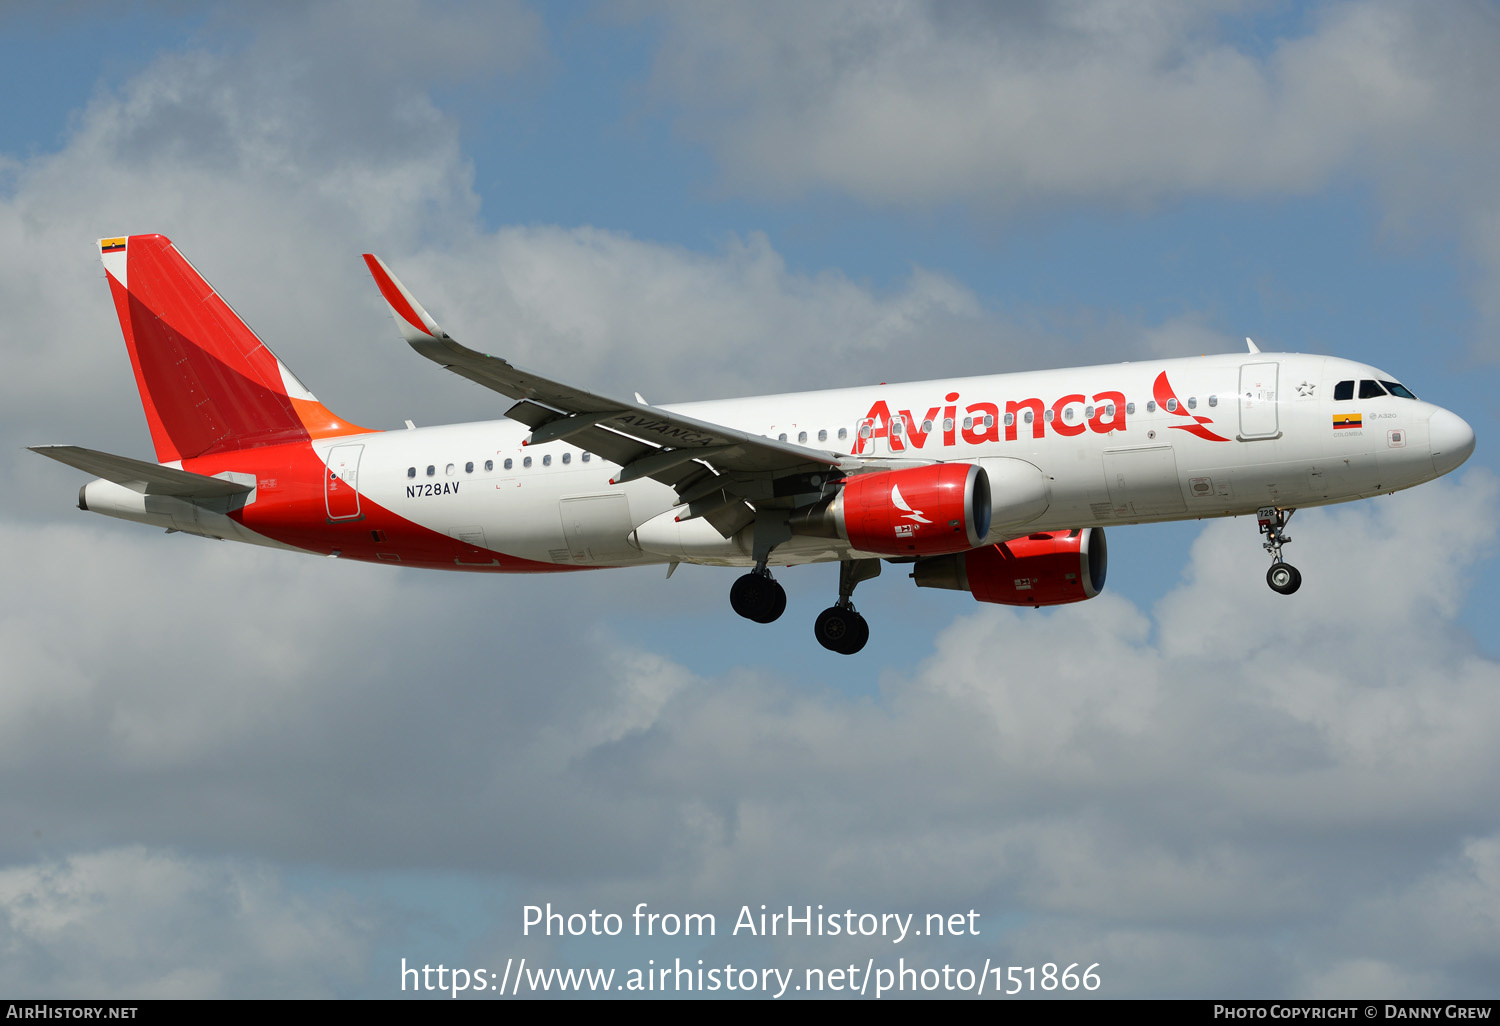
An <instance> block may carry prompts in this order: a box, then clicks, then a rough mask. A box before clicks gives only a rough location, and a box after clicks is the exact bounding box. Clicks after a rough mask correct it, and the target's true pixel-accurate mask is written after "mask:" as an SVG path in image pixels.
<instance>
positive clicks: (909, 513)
mask: <svg viewBox="0 0 1500 1026" xmlns="http://www.w3.org/2000/svg"><path fill="white" fill-rule="evenodd" d="M891 505H892V506H895V507H896V508H897V509H902V510H905V511H906V515H905V516H904V517H902V518H901V519H902V520H914V521H916V522H917V523H919V524H930V523H932V521H931V520H928V519H927V518H926V517H924V516H923V515H922V511H921V510H919V509H912V508H911V507H910V506H909V505H907V503H906V500H905V499H903V498H902V497H901V489H900V487H899V486H897V485H891Z"/></svg>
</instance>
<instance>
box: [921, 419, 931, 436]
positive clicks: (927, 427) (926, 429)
mask: <svg viewBox="0 0 1500 1026" xmlns="http://www.w3.org/2000/svg"><path fill="white" fill-rule="evenodd" d="M931 433H932V421H930V420H924V421H922V434H924V435H926V434H931Z"/></svg>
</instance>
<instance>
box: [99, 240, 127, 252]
mask: <svg viewBox="0 0 1500 1026" xmlns="http://www.w3.org/2000/svg"><path fill="white" fill-rule="evenodd" d="M124 249H125V240H124V239H100V240H99V252H101V253H119V252H122V251H123V250H124Z"/></svg>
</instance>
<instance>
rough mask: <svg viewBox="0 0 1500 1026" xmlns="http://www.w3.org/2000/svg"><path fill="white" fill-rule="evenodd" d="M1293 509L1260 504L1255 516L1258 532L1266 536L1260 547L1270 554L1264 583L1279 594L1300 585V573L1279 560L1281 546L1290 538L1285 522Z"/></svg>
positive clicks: (1290, 591) (1286, 593)
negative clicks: (1258, 525)
mask: <svg viewBox="0 0 1500 1026" xmlns="http://www.w3.org/2000/svg"><path fill="white" fill-rule="evenodd" d="M1295 512H1297V511H1296V510H1294V509H1278V508H1277V507H1275V506H1262V507H1261V508H1260V509H1259V510H1257V511H1256V514H1255V517H1256V519H1257V520H1259V521H1260V533H1261V534H1263V535H1265V536H1266V540H1265V541H1264V542H1263V543H1261V548H1263V549H1265V550H1266V551H1267V552H1269V553H1270V554H1271V569H1269V570H1267V571H1266V583H1267V584H1269V585H1270V586H1271V590H1272V591H1274V592H1277V593H1278V594H1281V595H1290V594H1291V593H1292V592H1294V591H1296V590H1297V589H1298V588H1300V587H1302V574H1301V573H1300V572H1298V570H1297V568H1296V567H1294V566H1292V565H1291V564H1290V563H1283V562H1282V561H1281V547H1282V546H1283V545H1285V544H1287V543H1288V542H1290V541H1291V540H1292V539H1291V537H1290V536H1288V535H1287V533H1286V522H1287V521H1288V520H1290V519H1292V514H1293V513H1295Z"/></svg>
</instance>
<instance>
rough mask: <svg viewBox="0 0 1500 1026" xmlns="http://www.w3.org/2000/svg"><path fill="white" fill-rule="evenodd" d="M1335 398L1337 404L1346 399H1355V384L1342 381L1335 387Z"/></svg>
mask: <svg viewBox="0 0 1500 1026" xmlns="http://www.w3.org/2000/svg"><path fill="white" fill-rule="evenodd" d="M1333 398H1334V401H1335V402H1341V401H1343V400H1345V399H1353V398H1354V382H1353V381H1340V382H1339V383H1338V384H1337V385H1334V386H1333Z"/></svg>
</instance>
